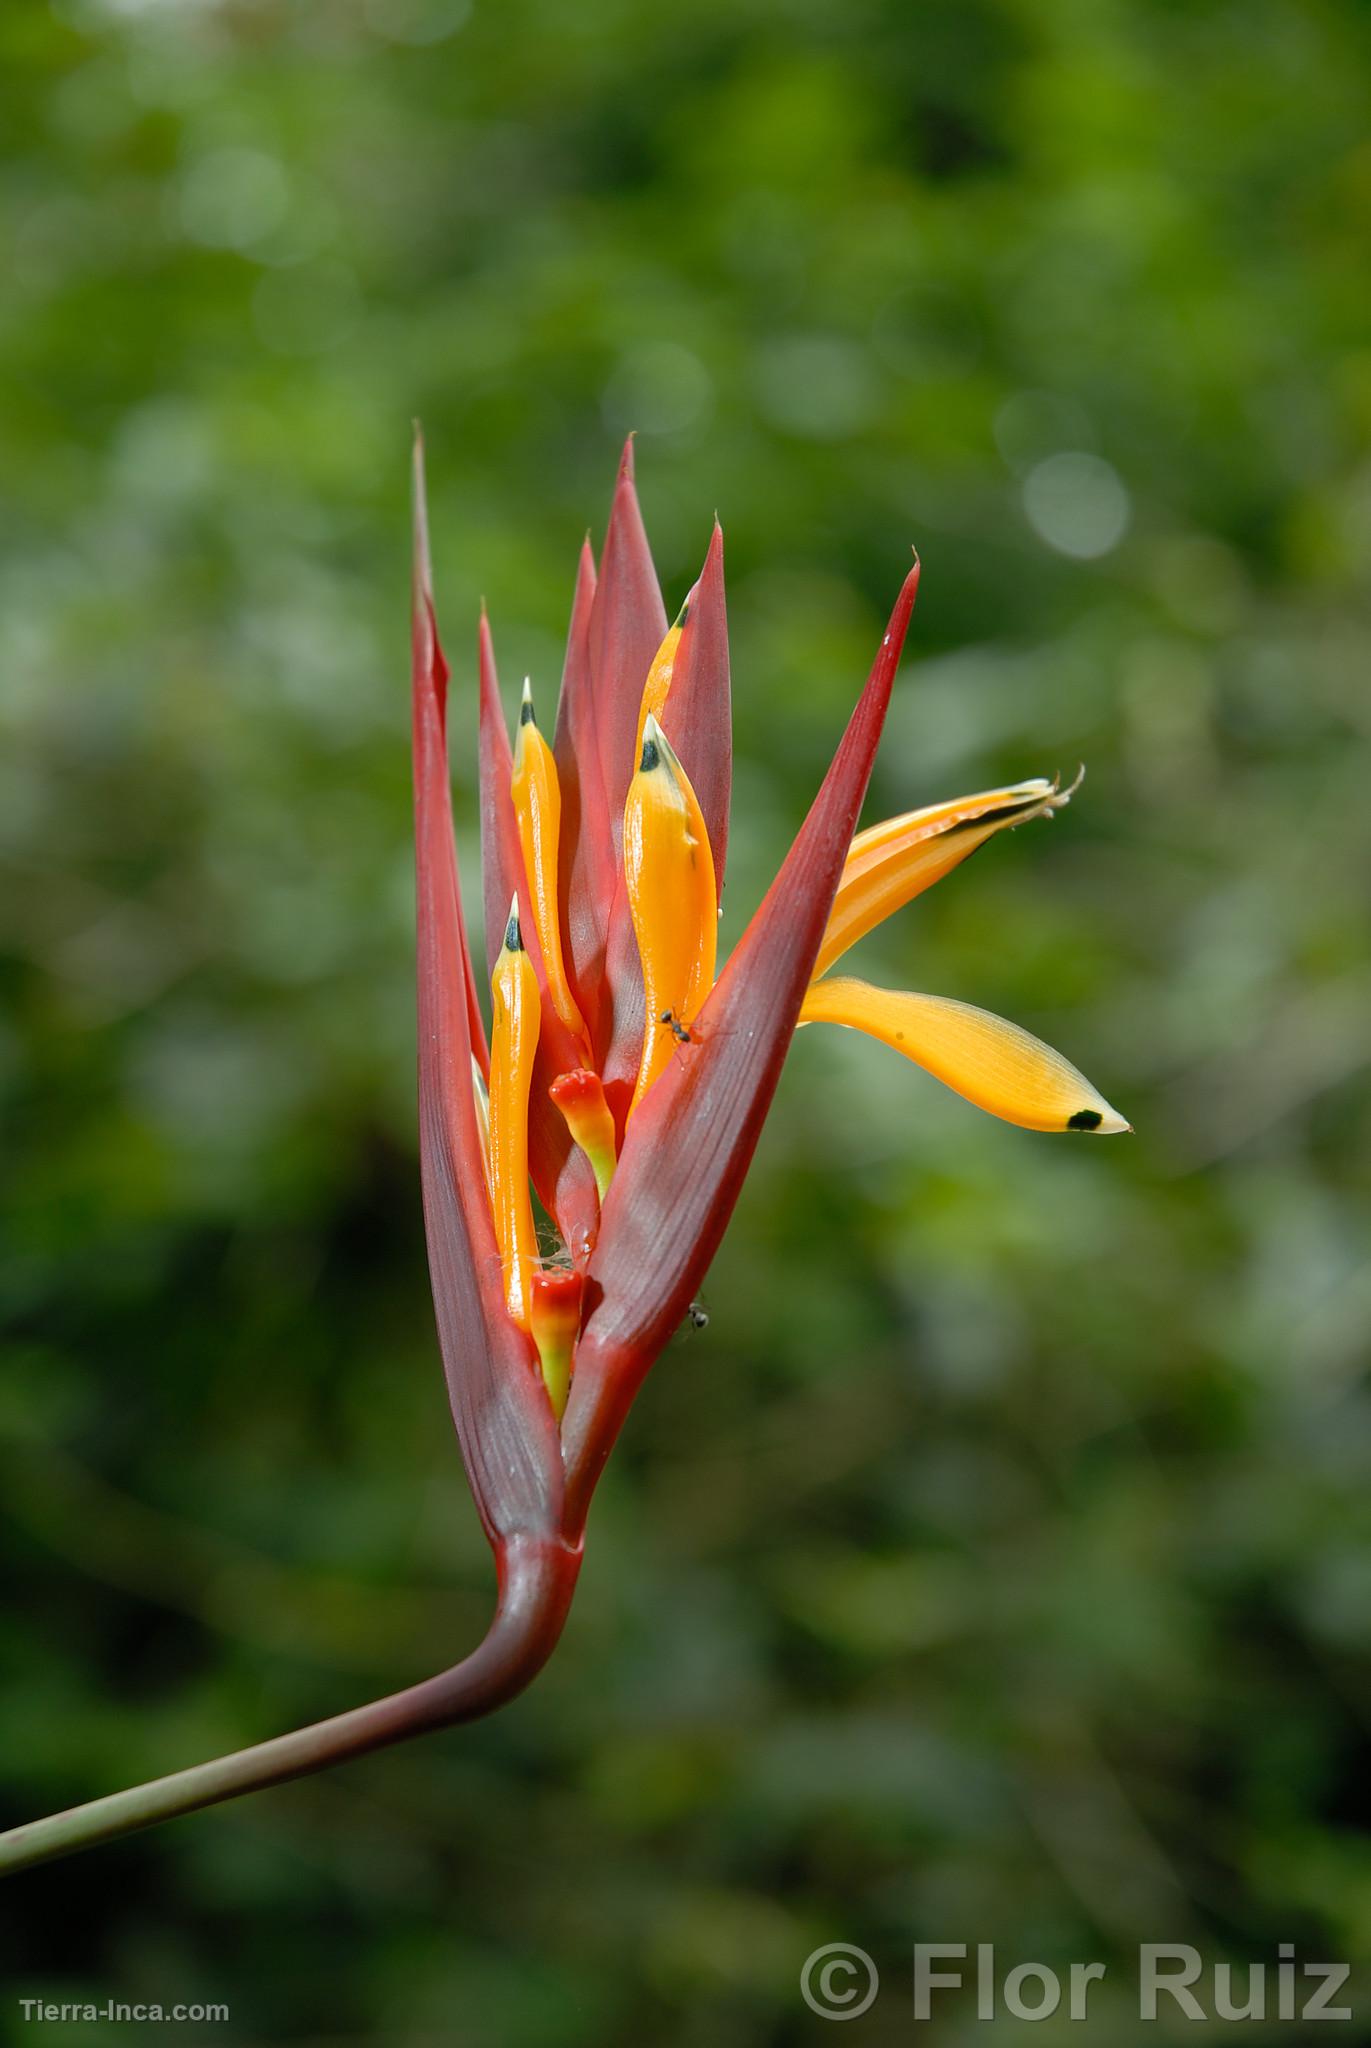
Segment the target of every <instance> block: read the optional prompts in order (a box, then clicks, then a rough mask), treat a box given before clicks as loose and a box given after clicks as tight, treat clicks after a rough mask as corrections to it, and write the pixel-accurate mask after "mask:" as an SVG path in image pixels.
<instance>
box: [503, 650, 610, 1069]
mask: <svg viewBox="0 0 1371 2048" xmlns="http://www.w3.org/2000/svg"><path fill="white" fill-rule="evenodd" d="M511 794H512V796H513V799H514V816H515V820H516V822H517V824H518V827H519V845H520V847H521V849H522V851H523V856H524V874H525V877H526V878H527V881H528V886H529V894H530V896H531V898H532V911H533V925H534V929H535V931H536V932H537V934H538V945H539V948H540V949H541V952H542V956H543V972H544V974H546V976H547V992H548V998H549V1000H550V1001H551V1004H552V1007H553V1009H554V1010H555V1011H556V1012H557V1015H558V1016H559V1017H560V1018H561V1020H562V1022H563V1024H565V1025H566V1028H567V1030H568V1031H569V1032H570V1033H571V1035H572V1037H573V1038H574V1039H576V1040H577V1042H578V1044H579V1045H580V1046H581V1048H582V1051H583V1053H584V1055H585V1057H586V1058H587V1059H588V1058H589V1057H590V1045H589V1040H588V1039H587V1037H586V1027H585V1023H584V1021H583V1019H582V1016H581V1011H580V1005H579V1004H578V1003H577V1001H576V998H575V996H574V995H573V994H572V992H571V982H570V980H569V978H568V976H567V971H566V960H565V958H564V955H563V952H562V921H561V915H560V912H559V910H558V897H557V861H558V840H559V838H560V835H561V829H562V793H561V786H560V784H559V782H558V780H557V762H556V759H555V757H554V755H553V752H552V749H551V747H550V746H549V745H548V743H547V741H546V740H545V739H544V738H543V735H542V734H541V732H539V730H538V721H537V719H536V718H535V716H534V713H533V685H532V683H531V682H530V681H529V679H528V677H527V676H525V678H524V695H523V701H522V703H521V704H520V706H519V736H518V740H517V742H516V744H515V748H514V774H513V780H512V783H511Z"/></svg>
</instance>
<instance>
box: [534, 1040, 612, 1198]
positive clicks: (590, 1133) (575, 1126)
mask: <svg viewBox="0 0 1371 2048" xmlns="http://www.w3.org/2000/svg"><path fill="white" fill-rule="evenodd" d="M547 1092H548V1094H549V1095H550V1096H551V1098H552V1100H553V1101H554V1102H555V1103H556V1105H557V1107H558V1109H560V1110H561V1112H562V1115H563V1117H564V1118H565V1119H566V1127H567V1129H568V1130H569V1131H570V1133H571V1136H572V1141H573V1143H574V1144H577V1145H579V1146H580V1148H581V1150H582V1151H583V1152H584V1153H585V1155H586V1158H587V1159H588V1160H589V1161H590V1164H591V1168H592V1171H593V1172H594V1175H595V1186H596V1188H597V1189H598V1190H599V1195H600V1200H601V1201H602V1202H603V1200H604V1198H605V1196H606V1195H607V1194H608V1193H609V1184H610V1182H611V1180H612V1179H613V1178H614V1167H615V1162H616V1150H615V1135H614V1113H613V1111H612V1110H611V1109H610V1106H609V1104H608V1103H607V1102H606V1101H605V1090H604V1083H603V1082H602V1081H601V1079H600V1076H599V1075H598V1074H596V1073H592V1072H591V1070H590V1069H589V1068H588V1067H577V1068H576V1069H575V1071H574V1072H572V1073H570V1074H559V1075H558V1077H557V1079H556V1080H555V1081H554V1082H553V1083H552V1085H551V1087H550V1088H549V1089H548V1091H547Z"/></svg>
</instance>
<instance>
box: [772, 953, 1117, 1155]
mask: <svg viewBox="0 0 1371 2048" xmlns="http://www.w3.org/2000/svg"><path fill="white" fill-rule="evenodd" d="M800 1022H801V1024H845V1025H847V1026H848V1027H849V1029H851V1030H853V1031H865V1032H866V1033H867V1034H868V1035H869V1036H870V1037H872V1038H879V1039H880V1041H881V1043H882V1044H883V1045H888V1046H891V1047H892V1048H893V1049H894V1050H895V1051H896V1052H901V1053H903V1054H904V1056H905V1058H906V1059H908V1060H913V1061H914V1063H915V1065H916V1066H920V1067H923V1068H924V1069H925V1071H926V1072H927V1073H930V1074H933V1075H935V1076H936V1078H937V1079H938V1080H939V1081H943V1082H945V1083H946V1084H947V1086H948V1087H949V1088H955V1090H956V1091H957V1093H958V1095H964V1096H965V1097H966V1099H967V1101H968V1102H974V1103H975V1104H976V1106H977V1108H978V1109H986V1110H989V1112H990V1114H991V1115H992V1116H998V1117H1003V1118H1004V1120H1005V1122H1006V1123H1011V1124H1021V1125H1022V1126H1023V1128H1024V1129H1025V1130H1029V1131H1093V1132H1094V1133H1095V1134H1096V1135H1097V1136H1099V1137H1107V1136H1109V1135H1111V1134H1112V1133H1114V1132H1116V1131H1128V1130H1131V1129H1132V1128H1133V1127H1132V1125H1131V1124H1129V1123H1126V1122H1125V1121H1124V1119H1123V1118H1122V1117H1121V1116H1120V1115H1119V1112H1118V1111H1117V1110H1116V1109H1112V1108H1111V1107H1110V1105H1109V1104H1108V1103H1107V1102H1106V1101H1105V1099H1104V1097H1103V1096H1102V1095H1101V1094H1100V1093H1099V1091H1098V1090H1097V1089H1095V1088H1092V1087H1091V1085H1090V1083H1089V1082H1088V1081H1087V1080H1086V1078H1085V1076H1084V1074H1081V1073H1078V1072H1077V1070H1076V1068H1075V1067H1073V1066H1072V1064H1071V1062H1070V1060H1065V1059H1063V1058H1062V1056H1061V1054H1060V1053H1059V1052H1054V1051H1053V1050H1052V1047H1051V1046H1050V1045H1044V1044H1043V1042H1042V1040H1041V1039H1040V1038H1034V1036H1033V1034H1032V1032H1030V1031H1023V1030H1020V1028H1019V1026H1018V1025H1017V1024H1007V1023H1006V1022H1005V1021H1004V1019H1003V1018H1002V1017H993V1016H992V1015H991V1014H990V1012H989V1011H988V1010H977V1009H973V1007H972V1005H971V1004H970V1003H959V1002H955V1001H953V1000H952V998H951V997H949V996H924V995H914V994H906V993H903V992H901V991H897V990H892V989H884V988H873V987H872V986H871V984H870V983H869V982H866V981H855V980H852V979H851V978H849V977H847V976H845V975H835V976H833V977H832V978H831V979H830V980H827V981H815V982H811V983H810V986H809V992H808V994H807V995H806V996H805V999H804V1005H803V1007H802V1009H801V1011H800Z"/></svg>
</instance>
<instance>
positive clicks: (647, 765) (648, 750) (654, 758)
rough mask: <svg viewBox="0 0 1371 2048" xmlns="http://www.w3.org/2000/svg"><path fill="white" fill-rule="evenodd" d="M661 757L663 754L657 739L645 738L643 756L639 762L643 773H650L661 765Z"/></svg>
mask: <svg viewBox="0 0 1371 2048" xmlns="http://www.w3.org/2000/svg"><path fill="white" fill-rule="evenodd" d="M661 759H662V756H661V753H660V751H659V749H658V746H657V742H656V740H654V739H645V740H644V741H643V758H642V760H641V761H640V762H639V763H638V766H639V768H640V769H641V770H642V772H643V774H644V775H650V774H651V772H652V770H653V769H654V768H656V767H658V766H659V765H660V763H661Z"/></svg>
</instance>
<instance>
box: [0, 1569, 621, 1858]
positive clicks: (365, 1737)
mask: <svg viewBox="0 0 1371 2048" xmlns="http://www.w3.org/2000/svg"><path fill="white" fill-rule="evenodd" d="M580 1564H581V1553H580V1550H579V1547H578V1548H576V1549H572V1548H571V1547H569V1546H567V1545H565V1544H561V1543H558V1542H555V1541H550V1540H548V1539H546V1538H534V1537H516V1538H515V1539H514V1540H513V1541H512V1542H511V1543H510V1545H509V1546H508V1549H507V1550H506V1552H505V1554H504V1557H503V1559H502V1560H501V1569H500V1593H499V1599H498V1602H497V1605H496V1609H495V1616H494V1619H493V1621H492V1622H491V1625H490V1629H489V1632H488V1634H487V1635H486V1637H485V1639H484V1641H483V1642H482V1643H481V1644H480V1645H479V1646H478V1647H477V1648H476V1649H475V1650H473V1651H472V1653H471V1655H470V1656H469V1657H465V1658H463V1660H462V1662H461V1663H460V1664H455V1665H453V1667H452V1669H451V1670H450V1671H443V1672H440V1673H439V1674H438V1676H437V1677H436V1678H428V1679H425V1680H423V1681H422V1683H420V1684H418V1685H412V1686H408V1687H406V1688H405V1690H404V1691H403V1692H396V1693H390V1694H388V1695H387V1696H386V1697H385V1698H384V1699H379V1700H373V1701H371V1703H370V1704H369V1705H367V1706H365V1707H354V1708H353V1709H352V1710H351V1711H350V1712H349V1713H346V1714H336V1715H334V1716H333V1718H332V1719H331V1720H328V1721H318V1722H315V1723H314V1725H313V1726H312V1727H309V1728H298V1729H296V1730H295V1731H294V1733H292V1734H290V1735H278V1736H276V1737H275V1738H274V1739H273V1740H272V1741H270V1742H259V1743H256V1744H255V1745H254V1746H253V1747H252V1748H251V1749H240V1750H237V1751H235V1752H234V1754H233V1755H231V1756H222V1757H216V1758H214V1759H213V1760H212V1761H211V1762H209V1763H204V1764H197V1765H195V1766H194V1767H193V1768H192V1769H190V1770H185V1771H174V1772H173V1773H172V1774H171V1776H170V1777H166V1778H154V1779H152V1780H151V1781H150V1782H149V1783H148V1784H146V1785H135V1786H132V1787H130V1789H129V1790H128V1791H126V1792H114V1793H111V1794H110V1795H109V1796H108V1797H107V1798H105V1799H93V1800H91V1801H90V1802H89V1803H88V1804H87V1805H85V1806H73V1807H71V1808H69V1809H68V1810H67V1811H66V1812H65V1813H54V1814H51V1815H49V1816H48V1818H47V1819H45V1820H36V1821H30V1822H28V1823H27V1824H26V1825H25V1826H23V1827H17V1828H13V1829H11V1830H10V1831H9V1833H7V1834H3V1835H0V1875H7V1874H10V1873H12V1872H15V1871H20V1870H28V1869H30V1868H31V1867H32V1866H33V1865H34V1864H37V1863H46V1862H48V1861H49V1860H50V1859H51V1858H53V1857H56V1856H65V1855H67V1854H68V1853H69V1852H70V1851H72V1850H74V1849H87V1848H91V1847H93V1846H94V1845H95V1844H96V1843H98V1842H112V1841H116V1840H118V1838H119V1837H120V1836H121V1835H128V1834H132V1833H133V1832H134V1831H135V1830H136V1829H138V1828H146V1827H151V1826H152V1825H153V1824H154V1823H155V1822H157V1821H161V1820H174V1819H176V1818H177V1817H178V1816H179V1815H181V1814H185V1813H196V1812H198V1811H199V1810H200V1809H201V1808H202V1807H206V1806H217V1805H218V1804H219V1803H220V1802H221V1801H222V1800H225V1799H236V1798H237V1797H238V1796H239V1795H240V1794H241V1793H244V1792H260V1791H262V1790H264V1789H265V1788H266V1787H267V1786H269V1785H282V1784H285V1783H286V1782H287V1780H288V1779H291V1778H303V1777H306V1776H308V1774H309V1773H310V1772H311V1771H322V1770H325V1769H326V1768H327V1767H328V1766H329V1765H331V1764H337V1763H344V1762H347V1761H348V1760H349V1759H350V1758H352V1757H358V1756H365V1755H367V1754H368V1752H369V1751H371V1750H376V1749H385V1748H388V1747H389V1746H390V1745H391V1744H392V1743H396V1742H404V1741H407V1740H408V1738H409V1737H410V1736H412V1735H421V1734H424V1733H426V1732H427V1731H429V1730H430V1729H434V1728H446V1727H450V1726H452V1725H453V1724H454V1723H456V1722H459V1721H474V1720H477V1719H479V1718H480V1716H481V1715H483V1714H488V1713H490V1712H492V1710H493V1709H494V1708H496V1707H499V1706H503V1704H504V1703H505V1701H506V1700H509V1699H512V1698H513V1697H514V1695H515V1694H516V1693H518V1692H522V1691H523V1689H524V1687H525V1686H526V1685H528V1684H529V1683H530V1682H531V1681H532V1680H533V1679H534V1678H536V1676H537V1675H538V1673H539V1672H540V1671H541V1670H542V1668H543V1666H544V1664H545V1663H546V1662H547V1660H548V1658H549V1657H550V1656H551V1655H552V1652H553V1650H554V1649H555V1648H556V1645H557V1640H558V1637H559V1636H560V1635H561V1632H562V1626H563V1623H564V1622H565V1620H566V1617H567V1611H568V1609H569V1608H570V1605H571V1596H572V1593H573V1592H574V1590H575V1586H576V1576H577V1573H578V1571H579V1570H580Z"/></svg>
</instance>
